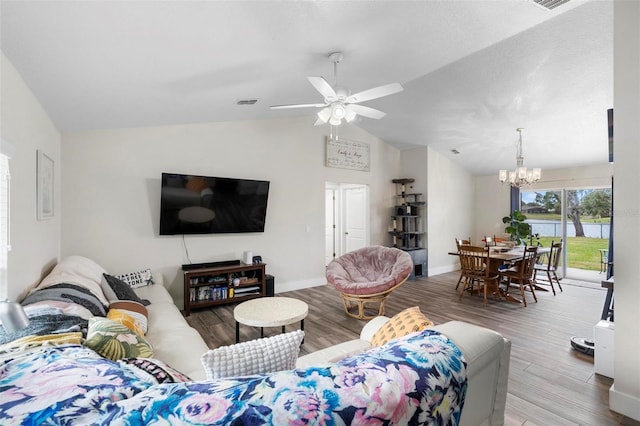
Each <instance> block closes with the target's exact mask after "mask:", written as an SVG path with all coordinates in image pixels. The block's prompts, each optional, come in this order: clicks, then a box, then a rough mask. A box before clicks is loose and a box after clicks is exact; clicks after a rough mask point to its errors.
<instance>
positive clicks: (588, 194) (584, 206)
mask: <svg viewBox="0 0 640 426" xmlns="http://www.w3.org/2000/svg"><path fill="white" fill-rule="evenodd" d="M520 210H521V211H522V212H523V213H524V214H525V215H526V216H527V222H529V223H531V225H532V228H533V233H534V234H537V235H538V242H539V243H540V244H542V245H544V246H547V247H548V246H550V245H551V242H552V241H559V240H560V239H562V240H563V241H564V242H565V244H564V247H565V249H564V252H563V256H562V257H563V258H562V261H561V264H562V271H563V276H568V277H575V278H579V279H583V280H589V281H600V280H601V279H603V277H605V276H606V267H607V265H606V259H607V251H608V246H609V234H610V229H609V228H610V218H611V189H610V188H580V189H561V190H535V191H521V197H520Z"/></svg>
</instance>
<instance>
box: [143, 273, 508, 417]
mask: <svg viewBox="0 0 640 426" xmlns="http://www.w3.org/2000/svg"><path fill="white" fill-rule="evenodd" d="M155 280H156V283H157V284H158V283H162V279H161V278H160V277H157V278H155ZM157 284H156V285H154V286H148V287H142V288H138V289H136V293H138V295H139V296H140V297H142V298H145V299H149V300H150V301H151V302H152V303H151V305H149V306H148V307H147V308H148V310H149V333H148V335H147V337H148V339H149V341H150V342H151V343H152V344H153V347H154V353H155V356H156V357H157V358H158V359H161V360H163V361H165V362H166V363H168V364H169V365H172V366H173V367H175V368H176V369H178V370H180V371H182V372H184V373H185V374H187V375H188V376H189V377H191V378H192V379H194V380H200V379H204V378H205V372H204V369H203V367H202V364H201V361H200V357H201V355H202V354H203V353H204V352H206V351H207V350H208V348H207V346H206V344H205V343H204V341H203V340H202V338H201V337H200V335H199V334H198V333H197V332H196V331H195V330H194V329H193V328H191V327H189V325H188V324H187V322H186V320H185V319H184V317H183V316H182V314H180V312H179V311H178V309H177V308H176V306H175V305H174V304H173V301H172V300H171V296H170V295H169V293H168V292H167V291H166V290H165V289H164V287H161V286H158V285H157ZM388 320H389V318H388V317H376V318H374V319H372V320H371V321H369V322H368V323H366V324H365V325H364V327H363V328H362V331H361V333H360V338H359V339H354V340H351V341H348V342H344V343H341V344H338V345H334V346H331V347H328V348H325V349H322V350H319V351H316V352H313V353H310V354H308V355H304V356H301V357H300V358H298V362H297V365H296V366H297V367H298V368H307V367H312V366H315V365H322V364H326V363H328V362H334V361H338V360H340V359H342V358H344V357H346V356H349V355H354V354H357V353H359V352H364V351H366V350H367V349H370V348H371V343H370V341H371V338H372V337H373V335H374V333H375V332H376V331H377V330H378V329H379V328H380V327H381V326H382V325H383V324H384V323H385V322H387V321H388ZM433 328H434V329H435V330H437V331H439V332H441V333H442V334H444V335H445V336H447V337H448V338H449V339H451V340H452V341H453V342H454V343H455V344H456V345H457V346H458V347H459V348H460V350H461V352H462V353H463V355H464V356H465V358H466V360H467V363H468V365H467V378H468V387H467V396H466V399H465V403H464V408H463V410H462V417H461V420H460V421H461V423H460V424H461V425H501V424H503V423H504V412H505V405H506V397H507V381H508V375H509V360H510V355H511V342H510V341H509V340H507V339H505V338H503V337H502V336H501V335H500V334H498V333H497V332H495V331H493V330H490V329H487V328H484V327H479V326H476V325H473V324H469V323H465V322H461V321H450V322H447V323H444V324H439V325H436V326H435V327H433ZM176 342H177V343H179V344H176Z"/></svg>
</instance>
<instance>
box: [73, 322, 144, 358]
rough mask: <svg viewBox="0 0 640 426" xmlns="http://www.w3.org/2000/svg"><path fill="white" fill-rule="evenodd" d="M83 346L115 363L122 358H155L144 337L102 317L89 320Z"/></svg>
mask: <svg viewBox="0 0 640 426" xmlns="http://www.w3.org/2000/svg"><path fill="white" fill-rule="evenodd" d="M83 344H84V345H85V346H86V347H88V348H90V349H93V350H94V351H96V352H97V353H99V354H100V355H102V356H103V357H105V358H109V359H112V360H114V361H117V360H119V359H121V358H152V357H153V349H152V348H151V345H150V344H149V342H147V341H146V340H145V339H144V337H142V336H139V335H138V334H136V333H134V332H133V331H131V330H129V328H127V327H126V326H125V325H122V324H120V323H119V322H117V321H112V320H110V319H107V318H102V317H93V318H91V319H90V320H89V329H88V331H87V338H86V339H85V341H84V343H83Z"/></svg>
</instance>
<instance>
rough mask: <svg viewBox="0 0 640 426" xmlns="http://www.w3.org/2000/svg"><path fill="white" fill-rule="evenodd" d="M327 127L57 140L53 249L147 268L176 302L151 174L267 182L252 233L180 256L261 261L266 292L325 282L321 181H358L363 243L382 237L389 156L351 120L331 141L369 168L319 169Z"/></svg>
mask: <svg viewBox="0 0 640 426" xmlns="http://www.w3.org/2000/svg"><path fill="white" fill-rule="evenodd" d="M328 131H329V127H328V126H322V127H314V126H313V120H312V119H311V118H309V117H302V118H298V119H279V120H261V121H246V122H228V123H206V124H193V125H177V126H166V127H154V128H137V129H114V130H106V131H96V132H86V133H78V134H71V135H65V136H64V138H63V146H62V156H63V158H64V163H65V164H64V170H63V174H62V187H63V193H64V197H63V208H64V212H65V215H64V218H63V222H62V227H63V230H64V233H63V237H62V255H64V256H66V255H71V254H82V255H85V256H88V257H91V258H93V259H95V260H96V261H97V262H98V263H99V264H101V265H102V266H103V267H105V268H106V269H107V270H108V271H110V272H113V273H119V272H126V271H130V270H134V269H137V268H141V267H151V268H152V269H154V270H158V271H160V272H162V273H163V274H164V275H165V278H166V280H167V282H168V283H167V286H168V287H169V288H170V291H171V293H172V295H173V296H174V298H175V300H176V304H177V305H178V306H182V297H183V283H182V275H181V270H180V265H181V264H183V263H188V262H189V259H187V257H186V255H185V249H184V247H183V241H182V237H181V236H159V235H158V222H159V219H158V215H159V211H160V175H161V173H162V172H175V173H186V174H199V175H205V176H224V177H236V178H248V179H262V180H269V181H271V185H270V190H269V200H268V208H267V218H266V228H265V232H264V233H256V234H224V235H206V236H201V235H199V236H186V237H185V241H186V245H187V248H188V251H189V255H190V259H191V261H192V262H204V261H217V260H229V259H240V258H241V256H242V253H243V251H245V250H251V251H253V252H254V254H259V255H261V256H262V258H263V260H264V261H265V262H266V263H267V272H268V273H269V274H272V275H274V276H275V277H276V287H275V289H276V292H281V291H285V290H290V289H294V288H300V287H303V286H311V285H322V284H325V283H326V281H325V274H324V245H325V241H324V238H325V236H324V235H325V234H324V188H325V182H327V181H331V182H344V183H360V184H367V185H369V187H370V191H371V229H372V233H371V243H372V244H384V243H386V238H387V234H386V231H387V225H388V224H387V218H388V215H389V209H390V207H391V205H392V204H391V203H392V194H393V188H392V185H391V184H390V180H391V178H392V177H394V176H396V175H397V170H398V166H399V151H398V150H397V149H395V148H392V147H390V146H389V145H387V144H386V143H384V142H382V141H380V140H379V139H377V138H375V137H373V136H371V135H369V134H368V133H366V132H364V131H363V130H361V129H359V128H357V127H355V126H343V127H341V128H340V136H341V137H344V138H348V139H352V140H357V141H362V142H368V143H370V145H371V171H370V172H360V171H353V170H345V169H336V168H327V167H325V166H324V159H325V136H326V134H327V132H328Z"/></svg>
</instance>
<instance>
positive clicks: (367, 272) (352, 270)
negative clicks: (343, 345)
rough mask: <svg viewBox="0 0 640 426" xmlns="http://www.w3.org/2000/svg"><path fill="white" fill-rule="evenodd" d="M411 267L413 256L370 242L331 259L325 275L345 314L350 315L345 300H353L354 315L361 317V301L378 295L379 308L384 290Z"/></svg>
mask: <svg viewBox="0 0 640 426" xmlns="http://www.w3.org/2000/svg"><path fill="white" fill-rule="evenodd" d="M412 270H413V260H412V259H411V256H410V255H409V254H408V253H406V252H404V251H402V250H400V249H397V248H392V247H383V246H371V247H364V248H361V249H358V250H355V251H352V252H349V253H346V254H344V255H342V256H340V257H338V258H336V259H334V260H332V261H331V262H329V265H327V271H326V275H327V281H328V282H329V283H330V284H331V285H333V286H334V287H335V288H336V290H338V291H339V292H340V293H341V295H342V297H343V300H344V301H345V310H346V311H347V314H349V315H351V314H350V313H349V310H350V309H349V308H350V305H348V303H347V302H351V303H354V302H355V303H358V304H359V305H360V306H359V308H360V314H359V315H358V316H357V317H358V318H364V316H363V315H364V314H363V309H364V308H363V306H362V302H365V303H367V302H369V301H370V302H374V299H367V298H368V297H369V296H381V297H379V298H378V299H377V301H378V302H380V303H381V305H380V312H383V311H384V298H386V296H387V295H386V294H385V292H390V290H391V289H393V288H394V287H396V286H398V285H400V284H402V283H403V282H404V281H406V279H407V278H408V277H409V275H410V274H411V271H412ZM349 296H354V297H349ZM352 316H353V315H352Z"/></svg>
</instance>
